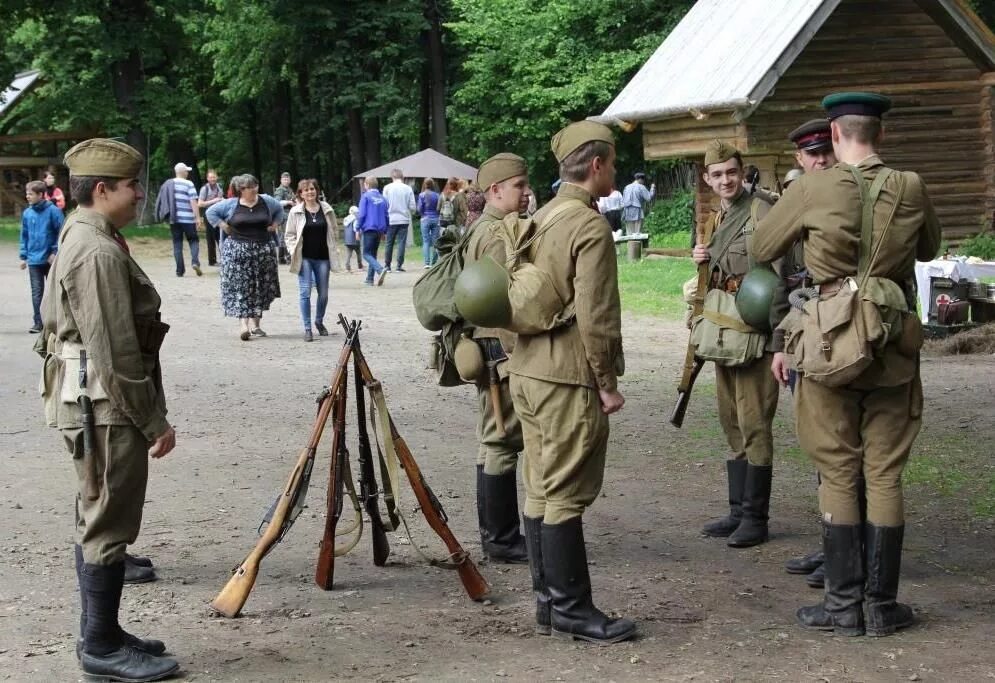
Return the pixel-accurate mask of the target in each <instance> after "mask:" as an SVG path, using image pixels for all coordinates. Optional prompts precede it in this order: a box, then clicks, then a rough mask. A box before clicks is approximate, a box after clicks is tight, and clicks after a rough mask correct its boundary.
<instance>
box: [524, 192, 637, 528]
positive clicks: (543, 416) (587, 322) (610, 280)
mask: <svg viewBox="0 0 995 683" xmlns="http://www.w3.org/2000/svg"><path fill="white" fill-rule="evenodd" d="M564 202H570V203H572V204H573V205H574V206H572V207H571V208H570V209H566V210H564V212H563V213H562V214H559V216H558V217H557V220H556V223H555V224H553V225H552V227H550V228H549V229H548V230H547V231H546V232H545V233H544V234H543V235H542V236H541V237H540V238H539V239H538V240H537V241H536V242H534V243H533V244H532V245H531V246H530V248H529V252H528V256H529V260H530V261H531V262H532V263H534V264H535V265H536V267H538V268H539V269H540V270H543V271H545V272H546V273H547V274H548V275H549V276H550V278H551V279H552V283H553V287H554V288H555V289H556V291H557V293H558V294H559V295H560V298H561V300H562V301H563V302H564V303H565V305H567V306H570V305H571V304H572V305H573V306H574V307H575V310H576V320H575V321H574V322H573V323H572V324H570V325H565V326H562V327H557V328H555V329H553V330H550V331H548V332H545V333H543V334H537V335H519V336H518V342H517V344H516V347H515V353H514V355H513V356H512V358H511V362H510V363H509V373H510V374H511V375H512V378H511V392H512V398H513V400H514V403H515V410H516V412H517V413H518V416H519V418H520V419H521V421H522V431H523V435H524V438H525V467H524V479H525V491H526V496H527V499H526V503H525V514H526V516H527V517H531V518H543V519H544V522H545V523H546V524H562V523H563V522H566V521H568V520H570V519H572V518H574V517H576V516H579V515H581V514H582V513H583V512H584V510H585V508H587V507H588V506H589V505H590V504H591V503H592V502H594V500H595V498H596V497H597V495H598V493H599V492H600V491H601V484H602V481H603V478H604V465H605V454H606V450H607V444H608V416H607V415H605V413H604V412H603V411H602V409H601V402H600V399H599V396H598V390H599V389H601V390H605V391H613V390H616V388H617V385H618V377H619V376H620V375H621V374H622V372H623V371H624V367H625V364H624V358H623V355H622V330H621V304H620V300H619V293H618V272H617V265H616V261H615V244H614V241H613V240H612V235H611V228H610V226H609V225H608V221H607V220H605V218H604V217H603V216H601V214H599V213H598V211H597V209H595V208H594V205H593V200H592V197H591V195H590V194H589V193H588V192H587V191H586V190H584V189H583V188H581V187H579V186H577V185H574V184H572V183H568V182H564V183H562V184H561V186H560V190H559V193H558V194H557V196H556V197H555V198H554V199H553V200H552V201H550V202H549V203H548V204H547V205H546V206H544V207H543V208H542V209H540V210H539V211H538V213H536V215H535V220H536V222H537V224H538V225H539V226H543V219H544V217H545V216H547V215H549V213H550V212H551V211H553V210H555V209H556V207H558V206H560V205H561V204H563V203H564Z"/></svg>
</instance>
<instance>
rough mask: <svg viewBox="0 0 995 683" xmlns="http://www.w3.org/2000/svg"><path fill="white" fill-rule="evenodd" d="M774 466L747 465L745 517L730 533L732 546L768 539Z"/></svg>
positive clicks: (752, 544) (729, 543)
mask: <svg viewBox="0 0 995 683" xmlns="http://www.w3.org/2000/svg"><path fill="white" fill-rule="evenodd" d="M773 476H774V468H773V467H770V466H766V467H760V466H756V465H747V466H746V486H745V487H744V488H743V506H742V507H743V519H741V520H740V522H739V526H738V527H736V530H735V531H733V532H732V533H731V534H730V535H729V541H728V543H727V544H728V545H729V547H730V548H749V547H751V546H754V545H760V544H761V543H765V542H766V541H767V519H768V514H767V513H768V510H769V509H770V483H771V478H772V477H773Z"/></svg>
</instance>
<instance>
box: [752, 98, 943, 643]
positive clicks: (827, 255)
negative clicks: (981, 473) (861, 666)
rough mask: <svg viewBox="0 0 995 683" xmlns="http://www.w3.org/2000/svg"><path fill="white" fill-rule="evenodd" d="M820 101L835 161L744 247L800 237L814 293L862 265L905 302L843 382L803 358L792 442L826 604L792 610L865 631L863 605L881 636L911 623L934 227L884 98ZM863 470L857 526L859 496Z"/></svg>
mask: <svg viewBox="0 0 995 683" xmlns="http://www.w3.org/2000/svg"><path fill="white" fill-rule="evenodd" d="M822 104H823V107H825V109H826V111H827V113H828V115H829V119H830V121H831V127H832V140H833V147H834V148H835V150H836V157H837V159H839V162H840V163H838V164H837V165H836V166H834V167H833V168H831V169H829V170H826V171H822V172H820V173H812V174H808V175H805V176H804V177H802V178H801V179H799V180H798V181H797V182H796V183H795V185H794V186H793V187H792V188H791V191H790V192H788V193H786V194H785V196H784V197H783V198H782V199H781V201H780V202H779V203H778V204H777V205H776V206H775V207H774V208H773V209H771V212H770V213H769V214H768V215H767V217H766V218H765V219H764V220H763V221H761V222H760V225H759V226H758V227H757V231H756V234H755V235H754V239H753V244H752V251H753V254H754V257H755V258H756V259H757V260H758V261H770V260H773V259H775V258H777V257H779V256H781V255H782V254H784V253H785V252H787V251H788V250H789V249H790V248H791V246H792V245H793V244H794V243H795V242H797V241H798V240H803V242H804V250H805V264H806V265H807V267H808V272H809V277H810V278H811V279H812V281H813V282H814V283H815V285H817V286H818V289H819V294H818V296H819V298H820V300H821V301H827V300H829V299H831V298H832V297H833V296H834V295H836V294H837V293H838V292H839V290H840V288H841V287H848V286H850V282H852V281H850V280H847V278H854V277H855V276H856V275H857V274H858V272H859V271H860V270H861V269H866V270H867V275H868V276H869V277H870V278H872V279H873V278H879V280H878V281H877V282H875V283H874V284H875V287H876V288H877V289H879V290H880V291H887V290H888V289H889V288H891V289H894V288H895V287H896V285H897V287H898V288H900V290H901V291H902V293H903V294H904V295H905V299H906V302H905V303H906V308H908V310H906V311H904V312H902V313H901V314H900V318H899V319H898V320H897V322H896V324H897V326H898V328H899V329H900V330H901V331H900V332H897V333H896V335H895V337H896V338H894V339H892V340H890V341H887V343H886V344H885V345H884V346H883V347H882V348H880V349H879V350H878V351H876V352H875V353H874V359H873V362H872V363H871V364H870V366H869V367H867V369H866V370H864V372H863V373H862V374H860V375H859V376H858V377H857V378H856V379H854V380H853V381H852V382H850V383H849V384H846V385H844V386H840V387H833V386H829V385H827V384H825V383H823V382H820V381H816V380H815V379H813V378H811V377H807V376H806V375H805V374H804V370H805V368H804V357H803V358H802V368H801V370H802V373H801V375H800V377H799V383H798V388H797V390H796V418H797V422H798V439H799V442H800V443H801V446H802V448H803V449H804V450H805V451H806V452H807V453H808V454H809V456H811V458H812V460H813V461H814V462H815V465H816V467H817V468H818V469H819V474H820V475H821V484H820V486H819V509H820V510H821V512H822V521H823V550H824V551H825V555H826V557H825V572H826V592H825V600H824V601H823V602H822V603H821V604H819V605H815V606H813V607H803V608H801V609H800V610H798V615H797V616H798V622H799V623H800V624H801V625H802V626H804V627H806V628H814V629H822V630H833V631H835V632H836V633H837V634H840V635H862V634H863V633H864V632H865V617H864V610H865V609H866V612H867V616H866V632H867V634H868V635H872V636H883V635H888V634H890V633H894V631H895V630H896V629H899V628H902V627H905V626H908V625H909V624H911V623H912V621H913V616H912V610H911V609H910V608H909V607H908V606H906V605H902V604H900V603H898V602H897V601H896V598H897V595H898V581H899V572H900V566H901V557H902V540H903V535H904V528H905V527H904V524H905V518H904V504H903V499H902V470H903V469H904V467H905V462H906V460H907V459H908V456H909V451H910V449H911V448H912V443H913V441H915V437H916V435H917V434H918V433H919V428H920V425H921V416H922V385H921V383H920V380H919V347H920V346H921V342H922V337H921V329H920V328H919V323H918V318H917V317H916V314H915V306H914V302H915V280H914V265H915V261H916V259H919V260H923V261H928V260H930V259H932V258H933V257H934V256H935V255H936V252H937V250H938V249H939V244H940V228H939V223H938V221H937V218H936V214H935V213H934V212H933V208H932V204H931V203H930V200H929V196H928V194H927V192H926V187H925V185H924V183H923V181H922V179H921V178H920V177H919V176H918V175H917V174H915V173H912V172H899V171H891V170H890V169H888V168H887V167H886V166H885V165H884V162H883V161H882V160H881V157H880V156H878V154H877V151H876V150H877V147H878V145H879V144H880V142H881V138H882V124H881V116H882V115H883V114H884V112H886V111H887V110H888V109H889V108H890V106H891V102H890V100H889V99H888V98H886V97H883V96H880V95H874V94H870V93H840V94H837V95H831V96H829V97H827V98H826V99H825V100H823V103H822ZM882 174H887V175H885V176H884V177H883V181H884V182H883V185H881V186H880V194H879V195H878V197H877V199H876V201H874V202H873V203H871V202H872V200H871V197H873V195H874V192H873V190H874V187H872V189H871V191H870V192H869V194H868V195H867V196H868V199H867V200H866V201H867V202H868V204H869V206H870V207H871V208H870V210H869V214H870V215H869V220H868V221H867V223H868V226H867V227H868V231H869V234H870V237H871V238H872V241H868V242H865V243H864V245H863V246H862V240H861V232H862V230H861V228H862V224H863V223H864V220H863V218H862V214H863V209H864V201H862V199H861V197H862V195H863V194H864V193H865V192H866V191H867V188H868V186H874V185H876V184H880V182H881V181H880V180H878V179H879V178H882ZM872 254H873V256H871V255H872ZM888 281H890V282H888ZM868 282H869V283H871V281H870V280H869V281H868ZM868 286H869V285H868ZM868 291H869V290H868ZM909 303H911V304H912V306H911V307H909V306H908V304H909ZM899 310H901V309H899ZM861 474H863V477H864V481H865V484H866V496H867V511H866V522H865V521H864V518H863V515H862V513H861V509H860V507H861V506H860V502H859V499H858V480H859V478H860V476H861ZM865 572H866V574H865Z"/></svg>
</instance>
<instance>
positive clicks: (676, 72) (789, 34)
mask: <svg viewBox="0 0 995 683" xmlns="http://www.w3.org/2000/svg"><path fill="white" fill-rule="evenodd" d="M840 1H841V0H699V1H698V2H697V3H695V5H694V7H692V8H691V9H690V11H688V13H687V14H686V15H685V16H684V18H683V19H682V20H681V21H680V23H679V24H678V25H677V27H676V28H674V30H673V31H671V33H670V35H668V36H667V38H666V40H664V41H663V44H662V45H660V47H659V48H657V50H656V52H654V53H653V55H652V56H651V57H650V58H649V60H647V62H646V63H645V64H643V66H642V68H641V69H640V70H639V71H638V72H637V73H636V75H635V76H634V77H633V78H632V80H631V81H629V83H628V85H626V86H625V88H624V89H623V90H622V92H620V93H619V94H618V96H617V97H616V98H615V99H614V101H612V103H611V104H610V105H608V108H607V109H605V111H604V113H602V114H601V115H600V116H596V117H593V118H594V120H596V121H600V122H602V123H608V124H610V123H616V122H622V121H625V122H636V121H646V120H652V119H663V118H670V117H675V116H682V115H687V114H690V115H692V116H695V115H697V114H698V112H715V111H732V112H735V113H736V115H737V117H738V118H745V117H746V116H748V115H749V114H750V113H751V112H752V111H753V110H754V109H756V107H757V106H759V105H760V103H761V102H762V101H763V100H764V98H765V97H767V95H769V94H770V92H771V91H772V90H773V89H774V86H775V85H776V84H777V81H778V79H779V78H780V77H781V75H782V74H783V73H784V72H785V71H786V70H787V69H788V67H790V66H791V64H792V62H794V60H795V58H796V57H797V56H798V55H799V54H800V53H801V52H802V50H804V49H805V47H806V46H807V45H808V43H809V41H810V40H811V39H812V37H813V36H814V35H815V34H816V32H818V30H819V29H820V28H821V27H822V25H823V23H825V21H826V19H828V18H829V16H830V15H831V14H832V13H833V11H834V10H835V9H836V8H837V7H838V6H839V4H840ZM911 1H913V0H910V2H911ZM914 1H915V2H916V4H917V5H919V6H920V7H921V8H922V9H923V10H924V11H925V12H927V13H928V14H929V15H930V16H931V17H932V18H933V19H934V21H936V22H937V23H939V24H940V25H941V26H942V27H943V29H944V30H945V31H947V33H948V34H951V35H952V36H955V37H956V40H957V42H958V44H959V45H961V46H962V47H963V48H964V50H965V52H966V53H967V54H968V55H969V56H970V57H971V58H972V59H974V60H975V61H976V62H979V63H980V64H982V65H983V67H984V70H990V69H995V36H993V35H992V33H991V32H990V31H989V30H988V29H987V27H985V25H984V23H983V22H982V21H981V20H980V19H979V18H978V17H977V15H976V14H975V13H974V12H973V11H972V10H971V9H970V8H969V7H968V6H967V5H966V4H965V3H964V1H963V0H914Z"/></svg>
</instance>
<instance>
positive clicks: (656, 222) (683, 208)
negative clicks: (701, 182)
mask: <svg viewBox="0 0 995 683" xmlns="http://www.w3.org/2000/svg"><path fill="white" fill-rule="evenodd" d="M693 229H694V192H692V191H691V190H682V191H679V192H675V193H674V194H673V195H672V196H670V197H668V198H666V199H659V200H657V201H656V203H654V204H653V208H652V209H651V210H650V213H649V215H648V216H646V220H645V221H644V222H643V230H644V231H646V232H648V233H649V234H650V235H651V236H652V237H657V236H659V235H669V234H671V233H675V232H680V233H690V232H691V231H692V230H693ZM688 243H690V237H688V242H685V245H684V246H686V245H687V244H688Z"/></svg>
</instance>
